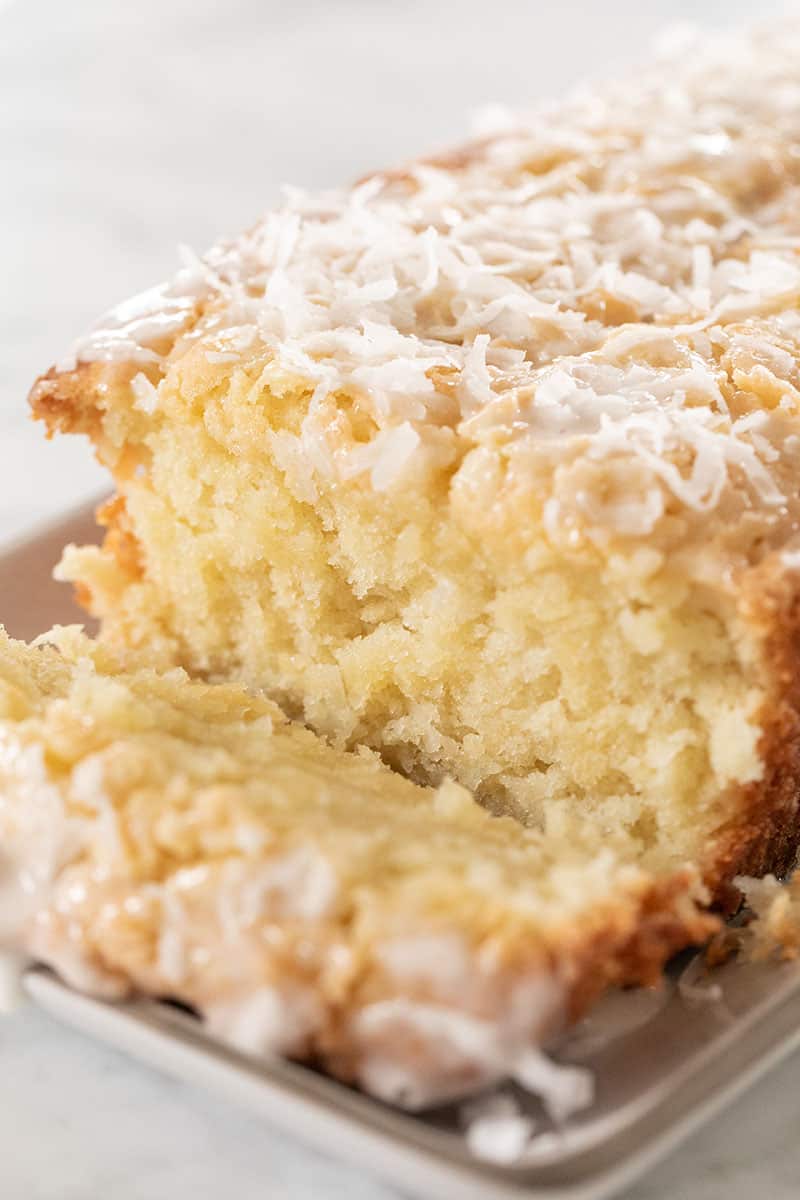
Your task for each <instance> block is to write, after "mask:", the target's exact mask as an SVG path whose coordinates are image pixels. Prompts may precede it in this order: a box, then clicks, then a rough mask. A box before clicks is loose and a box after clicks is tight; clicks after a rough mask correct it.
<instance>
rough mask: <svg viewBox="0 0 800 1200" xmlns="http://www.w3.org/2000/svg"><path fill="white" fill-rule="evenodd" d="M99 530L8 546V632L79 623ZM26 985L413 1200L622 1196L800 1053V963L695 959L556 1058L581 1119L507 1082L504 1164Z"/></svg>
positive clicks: (43, 1000) (31, 982)
mask: <svg viewBox="0 0 800 1200" xmlns="http://www.w3.org/2000/svg"><path fill="white" fill-rule="evenodd" d="M96 533H97V531H96V528H95V527H94V523H93V520H92V515H91V508H84V509H83V510H81V511H80V512H77V513H75V514H73V515H72V516H70V517H68V518H67V519H65V520H63V521H61V522H59V523H57V524H52V525H50V526H48V527H47V528H46V529H43V530H41V531H40V532H39V533H38V534H36V535H35V536H33V537H31V538H28V539H27V540H26V541H24V542H21V543H18V544H16V545H15V546H13V547H11V548H10V549H7V550H6V551H5V552H4V553H0V606H1V609H0V611H1V612H2V616H3V619H4V621H5V623H6V625H7V628H8V630H9V632H10V633H12V634H14V635H15V636H20V637H31V636H33V635H35V634H36V633H38V632H40V631H41V630H44V629H46V628H49V626H50V625H52V624H54V623H56V622H60V623H62V624H66V623H69V622H71V621H75V620H80V619H81V617H80V613H79V612H78V610H76V609H75V607H74V605H73V604H72V601H71V599H70V595H69V590H68V589H67V588H65V587H63V586H61V585H58V584H54V583H52V581H50V578H49V576H50V571H51V569H52V566H53V564H54V562H55V561H56V560H57V558H58V555H59V551H60V548H61V546H62V545H63V544H64V543H65V542H68V541H85V540H92V539H94V538H95V537H96ZM681 979H683V980H684V981H686V982H687V983H688V985H689V986H683V985H681V983H680V982H679V981H680V980H681ZM25 986H26V989H27V991H28V993H29V994H30V996H31V997H32V998H33V999H34V1000H35V1001H36V1003H38V1004H40V1005H42V1007H44V1008H46V1009H47V1010H49V1011H50V1012H51V1013H53V1014H54V1015H56V1016H57V1017H59V1018H61V1019H63V1020H64V1021H67V1022H68V1023H70V1024H72V1025H75V1026H77V1027H78V1028H80V1029H83V1030H84V1031H86V1032H88V1033H90V1034H93V1035H94V1036H96V1037H98V1038H100V1039H102V1040H104V1041H106V1042H109V1043H111V1044H112V1045H114V1046H116V1047H117V1048H119V1049H121V1050H124V1051H127V1052H128V1053H130V1054H132V1055H134V1056H135V1057H137V1058H139V1059H143V1060H145V1061H147V1062H150V1063H151V1064H152V1065H153V1066H155V1067H157V1068H158V1069H159V1070H162V1071H166V1072H168V1073H171V1074H173V1075H175V1076H178V1077H180V1078H183V1079H186V1080H190V1081H195V1082H198V1083H202V1084H204V1085H208V1086H210V1087H212V1088H216V1089H217V1090H219V1091H221V1092H222V1093H224V1094H225V1095H227V1096H229V1097H230V1098H231V1100H233V1101H235V1102H237V1103H240V1104H243V1105H244V1106H246V1107H247V1108H249V1109H251V1110H253V1111H254V1112H256V1113H258V1114H260V1115H262V1116H263V1117H264V1118H265V1119H266V1120H268V1121H269V1122H271V1123H272V1124H274V1125H277V1126H280V1127H283V1128H285V1129H287V1130H288V1131H290V1132H291V1133H292V1134H294V1135H295V1136H298V1137H301V1138H303V1139H305V1140H306V1141H307V1142H309V1143H311V1144H313V1145H314V1146H316V1147H317V1148H319V1149H322V1150H324V1151H327V1152H328V1153H331V1154H334V1155H337V1156H339V1157H344V1158H348V1159H350V1160H351V1161H354V1162H356V1163H357V1164H359V1165H361V1166H363V1167H364V1168H365V1169H366V1170H369V1171H371V1172H374V1173H375V1174H378V1175H382V1176H384V1177H385V1178H386V1179H388V1180H389V1181H392V1182H395V1183H397V1181H402V1188H403V1191H404V1192H405V1193H406V1194H408V1193H412V1194H415V1195H419V1196H425V1197H431V1198H433V1197H441V1198H451V1197H463V1198H464V1200H479V1198H480V1200H512V1198H517V1200H523V1198H529V1200H533V1198H534V1197H548V1198H550V1200H599V1198H601V1197H606V1196H610V1195H612V1194H614V1193H615V1192H617V1191H618V1190H619V1189H620V1188H622V1187H624V1186H625V1184H627V1183H629V1182H631V1181H632V1180H633V1179H635V1178H636V1177H637V1176H638V1175H640V1174H641V1173H642V1172H643V1171H645V1170H646V1168H647V1167H648V1166H650V1165H651V1164H652V1163H654V1162H655V1161H656V1160H657V1159H658V1158H660V1157H662V1156H663V1155H664V1154H666V1153H667V1152H668V1151H669V1150H670V1149H672V1148H673V1147H675V1146H676V1145H677V1144H678V1143H679V1142H680V1141H681V1140H682V1139H683V1138H684V1137H686V1136H687V1135H688V1134H689V1133H692V1132H694V1131H695V1130H696V1129H697V1128H698V1126H699V1125H700V1124H701V1123H702V1122H703V1121H705V1120H707V1119H708V1118H709V1117H711V1116H712V1115H713V1114H715V1113H716V1112H718V1111H719V1110H720V1109H721V1108H722V1107H723V1106H724V1105H726V1104H727V1103H729V1102H730V1101H731V1100H733V1099H734V1098H735V1097H736V1096H737V1095H739V1094H740V1093H741V1092H742V1091H744V1090H745V1089H746V1088H747V1087H748V1086H749V1084H750V1083H751V1082H753V1081H754V1080H755V1079H757V1078H758V1077H759V1076H761V1075H763V1074H764V1073H765V1072H766V1071H767V1070H769V1069H770V1067H772V1066H774V1065H775V1064H777V1063H778V1062H779V1061H780V1060H782V1059H783V1058H785V1057H786V1056H787V1055H788V1054H789V1053H790V1052H791V1051H792V1050H793V1049H795V1048H796V1047H798V1046H800V964H795V963H769V964H760V965H753V964H748V963H740V962H737V961H732V962H729V963H727V964H726V965H725V966H723V967H720V968H718V969H717V970H715V971H714V972H713V975H710V976H706V975H705V972H704V968H702V966H701V964H700V962H699V959H696V958H694V959H693V958H692V956H691V955H689V956H683V958H682V959H681V960H679V961H678V962H676V963H675V964H673V967H672V969H671V971H670V976H669V979H668V982H667V984H666V986H665V989H664V991H663V994H662V997H661V999H659V998H657V997H654V996H653V995H652V994H650V996H648V994H647V993H636V994H634V993H627V994H623V995H618V996H616V997H614V996H612V997H610V998H609V1000H608V1001H607V1002H603V1003H602V1004H601V1006H600V1007H599V1009H598V1010H597V1012H596V1014H594V1015H592V1016H591V1018H590V1019H589V1020H588V1021H587V1022H586V1023H585V1024H584V1026H583V1027H582V1028H581V1029H579V1030H578V1031H577V1033H576V1034H575V1035H573V1036H571V1037H570V1038H569V1039H567V1040H566V1041H565V1042H564V1044H563V1045H562V1046H561V1047H559V1048H557V1049H556V1051H555V1057H556V1058H558V1059H560V1060H561V1061H565V1062H580V1063H581V1065H584V1066H586V1067H588V1068H590V1069H591V1070H592V1072H593V1073H594V1076H595V1081H596V1098H595V1101H594V1103H593V1105H592V1106H591V1107H590V1108H588V1109H587V1110H586V1111H585V1112H583V1113H580V1114H578V1115H576V1116H575V1117H573V1118H572V1119H571V1120H570V1121H569V1122H568V1123H567V1124H566V1125H565V1126H563V1127H561V1128H556V1127H554V1126H553V1125H552V1124H551V1123H549V1121H548V1119H547V1117H546V1116H545V1115H544V1113H543V1112H542V1110H541V1109H540V1108H539V1106H538V1104H537V1102H536V1101H535V1100H533V1099H531V1098H528V1097H525V1096H523V1095H522V1094H521V1093H519V1092H518V1091H514V1092H513V1093H512V1091H511V1089H510V1088H509V1089H504V1090H505V1091H506V1093H507V1094H513V1095H514V1097H515V1099H516V1100H517V1102H518V1104H519V1105H520V1106H521V1108H522V1109H523V1111H525V1112H526V1113H529V1114H530V1115H531V1117H532V1118H534V1119H535V1121H536V1123H537V1131H536V1133H535V1135H534V1136H533V1138H532V1140H531V1142H530V1144H529V1147H528V1149H527V1150H526V1151H525V1154H524V1156H523V1157H522V1158H521V1159H519V1160H517V1161H515V1162H514V1163H513V1164H511V1165H495V1164H492V1163H488V1162H485V1161H482V1160H481V1159H480V1158H478V1157H477V1156H476V1155H475V1154H474V1153H473V1152H472V1150H471V1149H470V1145H469V1143H468V1141H467V1138H466V1136H465V1132H464V1120H463V1106H459V1105H448V1106H445V1107H442V1108H438V1109H436V1110H432V1111H429V1112H426V1113H424V1114H407V1113H402V1112H399V1111H397V1110H394V1109H392V1108H390V1107H388V1106H387V1105H384V1104H381V1103H379V1102H378V1101H375V1100H372V1099H370V1098H369V1097H367V1096H364V1095H362V1094H361V1093H359V1092H357V1091H356V1090H354V1089H352V1088H348V1087H346V1086H344V1085H342V1084H339V1083H337V1082H335V1081H334V1080H331V1079H328V1078H327V1077H325V1076H324V1075H322V1074H320V1073H319V1072H317V1071H315V1070H313V1069H311V1068H308V1067H304V1066H300V1065H297V1064H295V1063H288V1062H284V1061H282V1060H277V1059H275V1060H273V1059H270V1060H267V1061H264V1060H255V1059H252V1058H247V1057H245V1056H243V1055H241V1054H238V1053H236V1052H235V1051H233V1050H230V1049H228V1048H227V1047H225V1046H223V1045H221V1044H220V1043H218V1042H216V1041H214V1040H213V1039H211V1038H210V1037H208V1036H207V1035H206V1033H205V1032H204V1029H203V1026H202V1024H201V1023H200V1022H199V1021H198V1020H197V1019H196V1018H195V1017H194V1016H192V1015H191V1014H189V1013H186V1012H184V1011H182V1010H181V1009H179V1008H177V1007H175V1006H172V1005H170V1004H166V1003H160V1002H157V1001H150V1000H137V1001H133V1002H130V1003H124V1004H108V1003H104V1002H101V1001H97V1000H93V999H90V998H88V997H86V996H82V995H79V994H78V993H76V992H73V991H72V990H71V989H69V988H67V987H66V986H65V985H64V984H62V983H61V982H60V981H59V980H58V979H56V978H55V976H53V975H52V974H51V973H50V972H49V971H47V970H45V969H44V968H39V967H37V968H33V969H31V970H30V971H28V972H27V974H26V978H25Z"/></svg>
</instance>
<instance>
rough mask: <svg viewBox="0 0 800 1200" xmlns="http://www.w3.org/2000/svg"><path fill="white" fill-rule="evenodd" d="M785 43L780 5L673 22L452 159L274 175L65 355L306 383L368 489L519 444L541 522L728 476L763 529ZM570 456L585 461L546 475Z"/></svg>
mask: <svg viewBox="0 0 800 1200" xmlns="http://www.w3.org/2000/svg"><path fill="white" fill-rule="evenodd" d="M798 55H800V25H798V24H797V23H782V24H779V25H773V26H770V27H769V28H767V29H765V30H762V31H755V32H751V33H749V34H747V35H726V36H717V37H714V38H713V39H707V40H703V39H700V40H698V39H697V38H695V37H694V36H693V35H690V34H689V33H685V34H684V35H682V36H681V37H680V38H677V39H676V38H673V39H672V44H671V46H669V47H668V48H667V50H666V51H665V52H664V53H663V54H662V56H661V58H660V60H659V61H657V62H656V63H655V65H653V66H652V67H651V68H650V70H649V72H648V73H646V74H642V75H641V76H636V77H634V78H631V79H630V80H627V81H625V82H622V83H614V84H611V85H606V86H602V87H597V88H594V89H592V90H584V91H581V92H578V93H576V94H575V95H573V96H572V97H571V98H570V99H568V100H567V101H566V102H563V103H561V104H560V105H558V106H557V107H543V108H540V109H537V110H536V111H534V112H533V113H530V114H527V115H523V116H518V117H512V116H507V117H504V118H503V127H502V128H495V129H494V130H493V131H492V132H491V133H490V134H489V135H487V136H484V137H481V138H479V139H478V140H476V141H475V142H473V143H472V144H470V145H469V146H467V147H466V148H465V149H464V150H462V151H460V152H457V153H454V154H452V155H451V156H449V157H444V158H441V159H438V160H431V161H429V162H421V163H418V164H414V165H410V166H408V167H406V168H403V169H402V170H399V171H388V172H385V173H378V174H376V175H374V176H372V177H370V178H368V179H367V180H365V181H364V182H362V183H360V184H358V185H357V186H356V187H354V188H352V189H350V190H346V191H332V192H324V193H321V194H313V195H310V194H307V193H305V192H302V191H300V190H297V189H286V191H285V194H284V201H283V204H282V206H281V207H280V208H279V209H278V210H277V211H274V212H271V213H269V214H268V215H267V216H265V217H264V218H263V219H262V220H261V221H259V222H258V223H257V224H256V225H255V226H254V228H252V229H251V230H250V231H249V232H248V233H246V234H245V235H244V236H242V237H240V238H238V239H236V240H234V241H228V242H223V243H220V244H219V245H217V246H215V247H213V248H212V249H211V250H210V251H209V252H208V253H207V254H205V255H204V256H202V257H197V256H196V255H194V254H192V253H191V252H189V251H185V252H184V265H183V267H182V268H181V269H180V270H179V272H178V273H177V274H176V276H175V277H174V278H173V279H172V280H171V281H170V282H169V283H167V284H166V285H164V286H163V287H160V288H157V289H154V290H153V291H152V292H149V293H146V294H145V295H144V296H142V297H140V298H138V299H137V300H135V301H132V302H130V303H128V304H127V305H122V306H121V307H120V308H118V309H117V310H115V311H114V313H113V314H111V316H110V317H109V318H107V319H106V320H104V322H103V323H102V324H101V325H100V326H99V327H98V328H97V329H96V330H95V331H94V332H93V333H91V334H90V335H89V336H88V337H87V338H85V339H83V340H82V341H81V342H80V344H79V345H78V347H77V349H76V357H77V359H78V360H79V361H84V362H87V361H98V360H100V361H111V362H117V361H124V362H126V363H129V364H131V363H133V364H136V365H137V366H138V367H139V374H138V375H137V376H136V377H135V378H134V380H133V394H134V397H135V402H136V404H137V405H138V406H139V407H140V408H142V409H143V410H145V411H147V412H152V411H154V409H155V408H156V406H157V403H158V397H157V392H156V387H157V384H158V382H159V379H160V378H161V376H162V374H163V372H164V370H165V369H166V366H167V365H168V363H169V361H170V360H172V359H174V357H175V356H176V355H182V354H184V353H185V352H186V349H187V345H188V344H194V343H197V342H198V341H199V342H201V343H202V346H203V351H204V354H205V357H206V359H207V361H208V362H209V363H210V364H221V365H223V366H225V367H226V369H229V370H234V369H235V368H236V367H237V365H240V364H246V363H252V362H253V361H254V360H258V361H259V362H260V363H261V365H262V367H263V373H264V383H265V384H269V383H270V382H272V383H273V384H274V385H275V386H277V387H280V386H283V385H285V381H286V379H287V377H290V378H292V379H293V380H296V381H300V382H301V383H302V386H303V387H304V389H305V395H306V402H307V405H308V415H307V418H306V426H305V431H304V432H305V433H306V435H307V437H306V445H307V447H308V449H309V454H310V456H311V457H312V458H314V461H315V464H316V465H317V467H319V465H320V463H321V462H323V460H325V459H326V457H327V462H328V466H329V467H330V468H331V470H334V468H333V467H332V466H331V462H332V458H331V455H330V445H329V439H328V438H327V434H328V433H329V432H330V429H328V430H327V432H326V430H324V429H321V426H322V425H325V423H326V422H327V424H328V425H330V419H329V415H330V412H331V411H332V409H333V408H335V405H336V400H337V397H340V396H342V395H343V394H344V395H347V396H349V397H356V399H357V401H358V403H359V404H360V405H362V406H363V408H364V409H365V410H366V411H368V412H369V414H370V416H371V418H372V419H373V420H374V422H375V426H374V429H375V432H374V436H373V437H371V438H370V440H369V441H367V442H366V443H364V444H359V445H354V446H352V447H351V448H350V450H349V453H348V454H340V455H339V456H338V458H337V461H336V464H335V472H336V473H338V474H339V476H344V477H346V478H347V477H358V476H361V475H364V476H365V477H369V479H370V481H371V483H372V485H373V486H374V487H375V488H376V489H378V490H382V489H385V488H388V487H390V486H392V485H393V483H394V482H395V480H396V479H398V478H399V477H400V476H401V475H402V473H403V471H404V470H405V469H406V468H407V466H408V465H409V464H410V463H411V462H412V461H414V460H415V459H419V457H420V456H421V455H423V454H424V452H425V451H426V450H429V451H431V452H435V455H436V456H437V462H439V463H440V464H441V463H443V462H444V463H447V462H448V460H449V461H451V462H454V461H456V460H457V459H458V458H459V456H461V455H463V452H464V448H465V446H466V447H470V446H474V445H475V444H479V445H480V444H488V445H490V446H495V447H496V446H497V445H498V444H501V443H502V444H503V445H506V446H509V445H512V444H514V445H521V446H523V447H525V449H526V452H529V453H530V454H531V455H533V456H534V459H535V463H536V465H537V468H538V469H540V470H542V471H545V470H546V471H548V472H549V476H548V478H549V487H548V492H547V496H546V498H545V500H544V501H543V511H544V520H545V525H546V527H547V528H548V530H549V531H550V533H551V534H552V536H553V537H555V538H558V537H562V536H565V537H567V538H570V537H572V536H573V535H574V533H575V529H576V528H577V527H578V526H580V525H589V526H592V527H593V528H594V529H595V530H602V529H605V530H607V531H608V530H610V531H612V532H613V533H614V534H616V535H622V536H633V537H636V536H647V535H649V534H650V533H651V532H652V531H653V529H654V527H655V526H656V524H657V523H658V522H659V521H660V520H661V519H662V518H663V517H664V516H665V515H668V514H669V513H670V512H673V511H676V510H688V511H694V512H696V513H704V512H708V511H710V510H712V509H715V508H717V506H719V504H720V502H721V501H722V500H723V497H725V496H726V495H727V494H728V493H729V492H730V491H731V489H733V491H734V492H735V493H736V496H737V501H736V505H738V509H739V510H741V509H742V508H743V507H744V508H747V507H752V506H757V507H758V508H759V509H760V510H762V511H764V512H767V513H769V511H770V510H772V511H774V514H775V520H776V521H779V520H781V519H783V517H785V512H786V505H787V496H788V495H790V494H791V491H792V482H791V481H792V480H793V479H794V478H795V477H796V469H797V466H798V460H799V458H800V442H799V441H798V436H797V435H798V424H797V401H798V397H800V371H798V366H797V358H798V347H800V314H799V313H798V311H797V301H798V298H799V297H800V258H798V248H800V217H798V213H800V83H798V81H797V62H798ZM321 414H322V415H321ZM325 414H328V416H325ZM534 459H532V460H531V461H532V462H533V461H534ZM565 463H566V464H567V465H568V466H569V467H570V468H572V467H575V466H576V465H577V466H579V467H580V468H581V469H580V470H578V472H577V477H576V480H575V481H573V483H572V484H571V485H570V486H569V487H567V486H566V485H564V486H562V487H561V489H560V491H559V489H558V488H557V487H555V486H554V484H553V472H554V471H556V468H557V467H561V466H563V465H564V464H565ZM598 463H602V464H603V471H602V481H598V480H597V479H595V476H596V475H597V464H598ZM543 464H544V465H543ZM323 466H324V464H323ZM584 468H585V469H584ZM573 473H574V472H573ZM562 483H563V481H562ZM734 507H736V506H734Z"/></svg>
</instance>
